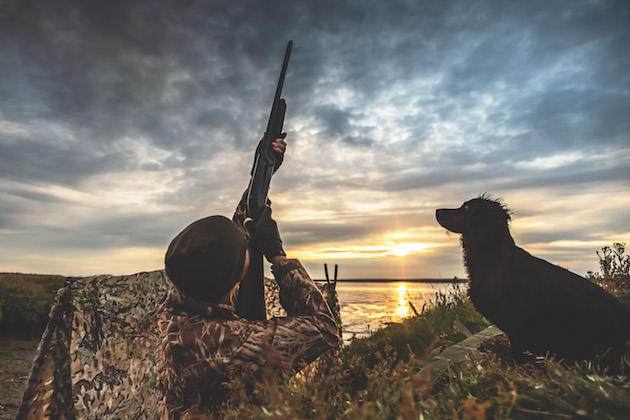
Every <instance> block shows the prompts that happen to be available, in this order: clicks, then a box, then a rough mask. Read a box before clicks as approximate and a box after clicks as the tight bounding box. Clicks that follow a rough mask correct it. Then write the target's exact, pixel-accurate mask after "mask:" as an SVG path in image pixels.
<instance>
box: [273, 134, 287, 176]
mask: <svg viewBox="0 0 630 420" xmlns="http://www.w3.org/2000/svg"><path fill="white" fill-rule="evenodd" d="M286 137H287V133H282V134H281V135H280V137H279V138H277V139H275V140H274V141H273V142H271V150H273V152H274V153H275V154H276V166H275V167H274V169H273V171H274V172H275V171H277V170H278V168H279V167H280V165H282V161H283V160H284V152H285V151H286V150H287V143H286V142H285V141H284V139H285V138H286Z"/></svg>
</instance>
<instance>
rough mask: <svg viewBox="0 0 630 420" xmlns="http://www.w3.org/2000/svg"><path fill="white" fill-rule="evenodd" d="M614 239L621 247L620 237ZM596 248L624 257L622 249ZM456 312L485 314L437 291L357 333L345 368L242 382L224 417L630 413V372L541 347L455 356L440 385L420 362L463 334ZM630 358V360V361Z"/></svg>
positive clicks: (614, 288)
mask: <svg viewBox="0 0 630 420" xmlns="http://www.w3.org/2000/svg"><path fill="white" fill-rule="evenodd" d="M614 249H616V250H617V251H620V248H619V247H617V246H616V245H615V246H614ZM607 252H609V251H602V253H601V254H600V253H598V255H599V256H600V259H602V257H604V258H606V256H607V255H613V257H614V258H616V260H615V261H616V263H615V264H617V265H613V266H614V267H623V265H620V261H621V262H623V261H626V263H627V261H628V259H627V258H626V259H620V257H621V258H623V252H617V253H614V254H608V253H607ZM603 273H604V274H603V275H601V274H598V275H597V276H595V275H593V274H591V278H592V279H593V280H594V281H597V282H598V283H600V284H602V285H603V287H605V288H607V289H608V290H610V291H611V292H613V293H615V294H617V295H619V294H621V295H624V294H628V288H627V286H625V285H627V283H621V285H620V280H623V279H624V277H623V276H620V275H619V274H623V273H619V272H617V271H614V270H613V271H612V272H607V271H603ZM455 320H458V321H459V322H461V323H463V324H464V325H465V326H466V327H468V329H470V330H471V331H472V332H476V331H478V330H479V329H482V328H484V327H485V326H486V325H487V321H486V320H485V319H484V318H483V317H482V316H481V315H480V314H478V313H477V312H476V311H475V310H474V308H473V307H472V306H471V305H470V303H469V301H468V300H467V298H466V296H465V294H464V293H463V291H462V290H460V289H457V288H456V289H453V290H451V291H449V292H448V293H446V294H438V295H437V296H436V299H435V301H434V302H433V304H432V305H430V306H429V307H428V308H424V310H423V311H422V312H421V313H419V314H418V316H415V317H412V318H409V319H406V320H405V321H403V322H402V323H400V324H395V325H390V326H387V327H385V328H383V329H381V330H378V331H376V332H375V333H374V334H372V335H371V336H370V337H367V338H363V339H356V340H353V341H352V342H351V343H350V344H349V345H348V346H346V347H345V348H344V349H343V351H342V353H341V359H342V360H341V368H340V369H339V371H338V372H337V373H335V374H333V375H331V376H330V377H328V378H325V379H324V380H323V382H320V381H310V380H307V379H305V378H303V377H300V376H294V377H287V378H278V377H274V376H269V377H266V378H264V379H263V380H261V381H260V382H258V383H257V384H256V385H255V386H254V389H253V390H248V391H246V390H245V389H244V388H242V387H240V388H239V386H238V385H237V386H235V388H234V389H233V392H232V393H231V394H230V396H229V398H228V399H227V401H226V402H225V403H224V404H223V405H222V407H221V408H220V410H219V412H218V413H216V414H217V415H218V416H219V417H222V418H227V419H238V418H273V419H280V418H282V419H302V418H308V419H333V418H334V419H390V418H391V419H419V418H420V419H447V418H448V419H460V418H461V419H484V418H496V419H531V418H556V419H562V418H598V419H619V418H627V417H628V413H630V382H628V380H627V378H626V377H623V376H609V375H606V374H604V373H602V372H600V371H598V370H597V369H596V368H595V367H594V366H591V365H590V364H587V363H584V364H575V365H566V364H563V363H559V362H558V361H556V360H554V359H553V358H548V357H539V358H536V359H534V361H533V362H532V363H529V364H516V363H514V361H513V359H512V358H511V357H509V356H501V354H502V352H496V353H494V352H486V353H484V354H483V356H482V357H481V358H480V359H479V360H476V361H475V362H472V363H465V364H460V365H453V366H452V367H451V369H450V371H449V374H448V375H447V376H446V377H445V379H443V380H442V381H440V382H438V383H437V384H436V385H434V386H432V385H430V384H429V383H427V382H425V381H424V380H423V379H421V377H420V376H418V375H417V372H418V371H419V370H420V369H421V368H422V366H424V364H425V363H426V361H427V360H428V359H429V358H430V355H429V352H431V350H432V349H435V348H439V347H440V346H447V345H449V344H451V343H453V342H456V341H459V340H461V339H463V338H464V336H463V334H462V333H460V332H458V331H456V330H455V329H454V328H453V323H454V321H455ZM629 367H630V365H629Z"/></svg>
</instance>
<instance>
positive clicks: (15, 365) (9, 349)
mask: <svg viewBox="0 0 630 420" xmlns="http://www.w3.org/2000/svg"><path fill="white" fill-rule="evenodd" d="M38 344H39V338H32V339H29V340H20V339H17V338H6V337H0V420H4V419H13V418H15V413H16V412H17V408H18V405H19V404H20V401H21V400H22V393H23V392H24V387H25V386H26V380H27V379H28V375H29V373H30V372H31V366H32V364H33V358H34V357H35V351H36V350H37V345H38Z"/></svg>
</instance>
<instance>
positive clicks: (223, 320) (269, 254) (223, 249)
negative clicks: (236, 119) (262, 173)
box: [156, 134, 339, 419]
mask: <svg viewBox="0 0 630 420" xmlns="http://www.w3.org/2000/svg"><path fill="white" fill-rule="evenodd" d="M285 148H286V143H285V141H284V134H283V138H278V139H276V140H275V141H274V142H273V143H272V149H273V150H274V152H275V153H276V154H277V156H278V161H279V162H281V161H282V159H283V157H284V151H285ZM245 197H246V194H244V195H243V199H242V200H241V202H240V203H239V205H238V207H237V209H236V212H235V213H234V216H233V219H232V220H229V219H228V218H226V217H223V216H210V217H206V218H204V219H201V220H198V221H196V222H194V223H192V224H191V225H189V226H188V227H187V228H185V229H184V230H183V231H182V232H181V233H180V234H179V235H177V236H176V237H175V239H173V241H172V242H171V244H170V246H169V247H168V251H167V252H166V258H165V265H166V273H167V274H168V277H169V279H170V280H171V282H172V283H173V286H171V288H170V290H169V291H168V292H167V294H166V296H165V298H164V300H163V301H162V302H161V304H160V307H159V309H158V321H157V325H158V334H159V336H158V346H157V350H156V367H157V379H158V382H157V391H158V405H159V412H160V416H161V418H163V419H177V418H184V417H187V416H188V415H194V414H201V413H207V412H208V411H210V412H211V411H213V409H216V408H217V406H219V405H220V404H221V403H222V402H223V401H224V400H225V399H226V397H227V395H228V393H229V389H230V387H231V386H233V384H234V381H242V382H241V383H242V384H243V386H245V387H249V388H246V389H251V386H252V384H253V382H254V381H255V380H257V379H259V378H260V377H261V375H263V374H265V375H266V374H269V373H272V374H274V373H281V372H297V371H298V370H299V369H300V368H302V367H303V366H305V365H306V364H309V363H310V362H312V361H314V360H315V359H316V358H317V357H318V356H320V355H321V354H322V353H324V352H326V351H328V350H330V349H332V348H334V347H335V346H337V345H338V342H339V336H338V328H337V325H336V323H335V320H334V318H333V315H332V313H331V311H330V308H329V307H328V304H327V303H326V301H325V300H324V297H323V296H322V294H321V292H320V291H319V289H318V288H317V286H316V285H315V283H314V282H313V280H311V278H310V277H309V275H308V273H307V272H306V270H305V269H304V267H303V266H302V264H301V263H300V262H299V261H298V260H296V259H288V258H287V257H286V254H285V253H284V249H283V245H282V240H281V238H280V234H279V232H278V227H277V224H276V222H275V221H274V220H273V219H272V218H271V208H270V207H269V206H268V207H267V208H266V209H265V211H264V212H263V214H262V216H261V217H260V219H259V220H258V222H256V223H255V224H254V225H253V226H251V224H250V225H248V226H249V227H250V228H249V230H246V229H245V228H244V224H243V223H244V222H245V210H246V202H245ZM248 241H249V242H251V245H253V246H256V247H258V249H260V250H261V251H262V253H263V255H264V256H265V258H266V259H267V260H268V261H269V262H270V263H272V272H273V274H274V277H275V281H276V282H277V283H278V285H279V289H280V302H281V304H282V306H283V307H284V309H285V311H286V313H287V317H275V318H271V319H267V320H261V321H248V320H246V319H244V318H241V317H239V316H238V315H237V314H236V313H235V307H234V305H233V294H234V291H235V288H236V286H237V285H238V283H239V282H240V281H241V280H242V279H243V277H244V276H245V273H246V272H247V269H248V266H249V251H248V249H247V245H248Z"/></svg>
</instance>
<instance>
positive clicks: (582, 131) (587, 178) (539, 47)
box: [0, 0, 630, 279]
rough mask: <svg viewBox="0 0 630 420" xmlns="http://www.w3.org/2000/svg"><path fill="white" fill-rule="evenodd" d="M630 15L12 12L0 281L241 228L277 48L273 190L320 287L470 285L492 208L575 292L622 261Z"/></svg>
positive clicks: (499, 10)
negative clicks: (477, 227) (617, 246)
mask: <svg viewBox="0 0 630 420" xmlns="http://www.w3.org/2000/svg"><path fill="white" fill-rule="evenodd" d="M629 22H630V2H628V1H625V0H619V1H613V0H610V1H605V0H602V1H597V0H591V1H579V0H566V1H549V0H545V1H504V0H496V1H470V0H461V1H420V0H413V1H412V0H410V1H398V0H390V1H376V0H375V1H366V0H361V1H358V0H357V1H341V0H333V1H329V0H318V1H307V0H293V1H238V0H230V1H194V0H189V1H183V0H179V1H158V0H152V1H137V0H136V1H124V0H122V1H102V2H96V1H79V0H75V1H63V0H52V1H31V0H15V1H0V271H20V272H30V273H57V274H63V275H89V274H100V273H110V274H128V273H135V272H139V271H145V270H154V269H160V268H162V267H163V258H164V253H165V251H166V247H167V246H168V244H169V242H170V240H171V239H172V238H173V237H174V236H175V235H176V234H177V233H178V232H179V231H181V230H182V229H183V228H184V227H185V226H187V225H188V224H189V223H191V222H193V221H194V220H196V219H199V218H201V217H204V216H207V215H211V214H224V215H226V216H231V214H232V212H233V209H234V207H235V206H236V204H237V202H238V200H239V199H240V196H241V193H242V191H243V190H244V188H245V187H246V185H247V183H248V181H249V171H250V169H251V164H252V160H253V154H254V150H255V147H256V144H257V142H258V140H259V139H260V136H261V134H262V132H263V131H264V129H265V125H266V120H267V118H268V113H269V110H270V106H271V100H272V98H273V93H274V89H275V84H276V82H277V77H278V73H279V70H280V65H281V60H282V56H283V54H284V49H285V47H286V43H287V41H288V40H289V39H292V40H293V41H294V43H295V45H294V48H293V54H292V57H291V62H290V65H289V72H288V74H287V79H286V82H285V89H284V95H283V97H284V98H285V99H286V101H287V105H288V109H287V116H286V121H285V130H286V131H287V132H288V136H287V143H288V150H287V155H286V159H285V162H284V164H283V166H282V167H281V169H280V170H279V172H278V173H277V174H276V176H275V177H274V179H273V181H272V188H271V191H270V194H269V197H270V199H271V200H272V201H273V206H272V207H273V215H274V217H275V219H276V220H277V221H278V224H279V226H280V231H281V233H282V236H283V239H284V242H285V248H286V251H287V253H288V255H289V256H290V257H298V258H300V259H301V260H302V262H303V263H304V265H305V266H306V267H307V269H308V270H309V271H310V272H311V275H312V276H313V277H315V278H321V277H322V276H323V264H324V263H329V264H335V263H336V264H339V265H340V271H339V274H340V277H341V278H400V279H405V278H422V277H424V278H426V277H430V278H438V277H439V278H452V277H453V276H459V277H463V276H465V272H464V268H463V265H462V257H461V247H460V244H459V237H458V236H457V235H454V234H450V235H449V234H447V233H446V231H445V230H444V229H443V228H441V227H440V226H439V225H438V224H437V222H436V221H435V210H436V209H437V208H442V207H459V206H460V205H461V203H462V202H463V201H466V200H469V199H471V198H473V197H476V196H478V195H479V194H481V193H489V194H491V195H493V196H495V197H501V198H502V199H503V200H504V202H505V203H506V204H507V205H508V206H509V207H510V208H511V209H512V210H513V213H514V214H513V223H512V234H513V236H514V238H515V240H516V242H517V244H518V245H519V246H521V247H523V248H525V249H526V250H527V251H529V252H530V253H532V254H534V255H536V256H538V257H541V258H545V259H547V260H549V261H551V262H553V263H555V264H559V265H562V266H563V267H566V268H569V269H571V270H572V271H575V272H577V273H579V274H582V275H584V274H585V273H586V271H587V270H598V269H599V266H598V262H597V261H598V260H597V256H596V254H595V251H596V250H598V249H600V248H601V247H602V246H605V245H611V244H612V243H613V242H628V243H630V218H629V217H628V216H629V212H630V210H629V209H630V182H629V178H630V114H629V112H630V53H629V51H630V24H629Z"/></svg>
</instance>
